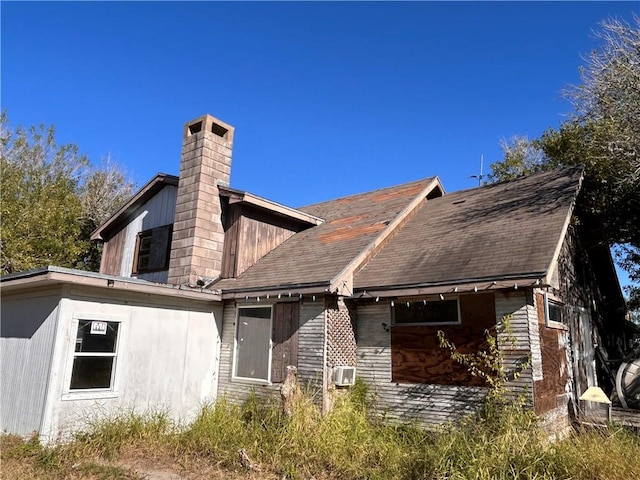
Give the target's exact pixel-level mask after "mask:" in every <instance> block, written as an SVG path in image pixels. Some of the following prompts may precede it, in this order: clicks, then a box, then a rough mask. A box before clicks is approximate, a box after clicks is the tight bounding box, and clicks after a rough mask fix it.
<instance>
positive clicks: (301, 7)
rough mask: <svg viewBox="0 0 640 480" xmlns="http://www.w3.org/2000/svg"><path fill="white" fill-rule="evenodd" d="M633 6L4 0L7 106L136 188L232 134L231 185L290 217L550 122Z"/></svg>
mask: <svg viewBox="0 0 640 480" xmlns="http://www.w3.org/2000/svg"><path fill="white" fill-rule="evenodd" d="M634 11H635V12H636V13H638V12H639V11H640V9H639V8H638V3H637V2H624V3H615V2H513V3H512V2H407V3H404V2H402V3H401V2H389V3H387V2H283V3H272V2H257V3H253V2H138V3H135V2H104V3H102V2H66V3H58V2H8V1H3V2H2V4H1V14H2V47H1V53H2V86H1V94H2V97H1V100H2V107H3V108H5V109H6V110H7V112H8V115H9V119H10V122H11V124H12V125H17V124H22V125H31V124H39V123H44V124H55V125H56V129H57V139H58V140H59V142H61V143H75V144H77V145H78V146H79V147H80V150H81V151H82V152H84V153H86V154H87V155H88V156H89V157H90V158H91V159H92V160H99V158H100V157H101V156H106V155H107V154H109V153H110V154H111V155H112V157H113V158H115V159H116V160H117V161H118V162H120V163H121V164H123V165H124V166H125V167H126V168H127V169H128V170H129V172H130V174H131V176H132V177H133V179H134V180H135V181H136V182H137V183H138V184H139V185H141V184H144V183H145V182H146V181H147V180H148V179H150V178H151V177H152V176H153V175H155V174H156V173H157V172H166V173H173V174H177V172H178V163H179V154H180V144H181V135H182V126H183V124H184V123H185V122H186V121H188V120H191V119H193V118H195V117H198V116H200V115H202V114H204V113H210V114H212V115H214V116H216V117H218V118H220V119H222V120H224V121H225V122H227V123H230V124H231V125H233V126H234V127H235V128H236V132H235V144H234V153H233V165H232V175H231V184H232V186H233V187H235V188H239V189H244V190H248V191H251V192H252V193H254V194H257V195H261V196H264V197H267V198H270V199H272V200H275V201H279V202H282V203H285V204H287V205H290V206H294V207H295V206H301V205H305V204H309V203H313V202H317V201H321V200H327V199H330V198H335V197H338V196H343V195H347V194H352V193H357V192H362V191H367V190H371V189H375V188H381V187H385V186H389V185H394V184H398V183H402V182H407V181H411V180H415V179H418V178H423V177H427V176H432V175H438V176H439V177H440V179H441V180H442V182H443V183H444V186H445V189H446V190H447V191H455V190H460V189H465V188H471V187H474V186H476V185H477V180H474V179H472V178H469V177H470V175H473V174H477V173H479V168H480V156H481V155H483V156H484V160H485V173H486V170H487V169H488V164H490V163H491V162H493V161H496V160H498V159H500V153H501V152H500V149H499V146H498V142H499V140H500V139H501V138H503V137H507V138H508V137H511V136H512V135H514V134H520V135H528V136H529V137H530V138H533V137H536V136H538V135H540V134H541V133H542V132H543V131H544V130H545V129H546V128H548V127H555V126H558V125H559V123H560V122H561V121H562V119H563V115H564V114H566V113H567V112H569V111H570V106H569V105H568V104H567V103H566V102H564V101H563V100H562V98H561V90H562V88H563V86H565V85H566V84H568V83H577V82H579V74H578V71H579V70H578V69H579V66H580V65H581V64H582V63H583V60H582V58H581V55H585V54H587V53H588V52H589V51H590V50H592V49H593V48H595V47H596V46H597V45H598V41H597V39H596V38H595V37H594V35H593V30H594V29H597V27H598V22H599V21H600V20H602V19H604V18H606V17H609V16H617V17H620V18H623V19H627V20H630V19H631V15H632V12H634Z"/></svg>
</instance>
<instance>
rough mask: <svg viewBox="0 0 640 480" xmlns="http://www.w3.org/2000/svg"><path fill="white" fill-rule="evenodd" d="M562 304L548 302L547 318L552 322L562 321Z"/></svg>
mask: <svg viewBox="0 0 640 480" xmlns="http://www.w3.org/2000/svg"><path fill="white" fill-rule="evenodd" d="M562 317H563V316H562V306H561V305H559V304H557V303H552V302H549V320H550V321H552V322H558V323H562Z"/></svg>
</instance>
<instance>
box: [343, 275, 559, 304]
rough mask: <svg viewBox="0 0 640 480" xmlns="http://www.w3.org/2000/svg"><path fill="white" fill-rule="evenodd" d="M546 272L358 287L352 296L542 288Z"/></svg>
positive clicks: (393, 295)
mask: <svg viewBox="0 0 640 480" xmlns="http://www.w3.org/2000/svg"><path fill="white" fill-rule="evenodd" d="M545 273H546V272H537V273H532V274H524V275H512V276H501V277H494V278H476V279H461V280H451V281H445V282H432V283H423V284H416V285H385V286H370V287H359V288H357V289H355V291H354V293H353V298H363V297H373V298H376V297H387V298H388V297H410V296H420V295H438V294H442V295H445V294H467V293H482V292H488V291H495V290H512V291H515V290H518V289H524V288H543V287H548V286H549V285H548V284H546V283H545V280H544V277H545Z"/></svg>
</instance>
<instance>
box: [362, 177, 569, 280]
mask: <svg viewBox="0 0 640 480" xmlns="http://www.w3.org/2000/svg"><path fill="white" fill-rule="evenodd" d="M580 179H581V170H579V169H575V168H574V169H565V170H561V171H553V172H546V173H541V174H536V175H532V176H529V177H523V178H520V179H517V180H514V181H511V182H505V183H500V184H493V185H487V186H484V187H480V188H474V189H471V190H464V191H460V192H454V193H450V194H447V195H444V196H443V197H440V198H435V199H433V200H429V201H428V202H427V203H426V205H425V206H424V207H423V208H422V209H421V210H419V211H418V212H417V213H416V214H415V215H414V216H413V217H412V218H411V219H410V220H409V221H408V222H407V224H406V225H405V226H404V227H403V228H402V229H401V230H400V231H399V232H398V233H397V234H396V235H395V236H394V237H393V239H392V240H391V241H390V242H389V243H388V244H387V245H386V246H385V247H384V248H383V249H382V250H381V251H380V252H379V253H378V255H377V256H375V257H374V258H373V259H372V260H371V261H370V262H369V263H368V264H367V265H366V266H364V268H363V269H362V270H360V272H358V273H357V274H356V276H355V278H354V287H355V288H372V287H384V286H386V287H389V286H395V285H418V284H433V283H447V282H450V283H455V282H462V281H467V280H474V279H484V278H500V277H503V278H504V277H507V278H508V277H510V276H519V275H522V276H528V275H532V274H538V273H539V274H540V275H541V276H542V275H544V274H545V273H546V272H547V270H548V269H549V267H550V264H551V262H552V259H553V256H554V252H555V250H556V248H557V246H558V244H559V242H560V240H561V235H562V233H563V228H564V226H565V223H566V221H567V218H568V215H569V214H570V212H571V207H572V204H573V201H574V199H575V197H576V195H577V193H578V190H579V186H580Z"/></svg>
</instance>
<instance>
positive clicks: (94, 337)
mask: <svg viewBox="0 0 640 480" xmlns="http://www.w3.org/2000/svg"><path fill="white" fill-rule="evenodd" d="M92 324H94V328H93V332H94V333H91V332H92V328H91V326H92ZM98 324H101V325H98ZM104 324H106V331H104V333H97V332H102V331H103V330H102V329H101V328H100V327H101V326H104ZM118 326H119V323H118V322H94V321H92V320H80V322H78V334H77V336H76V352H100V353H115V351H116V340H117V338H118Z"/></svg>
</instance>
